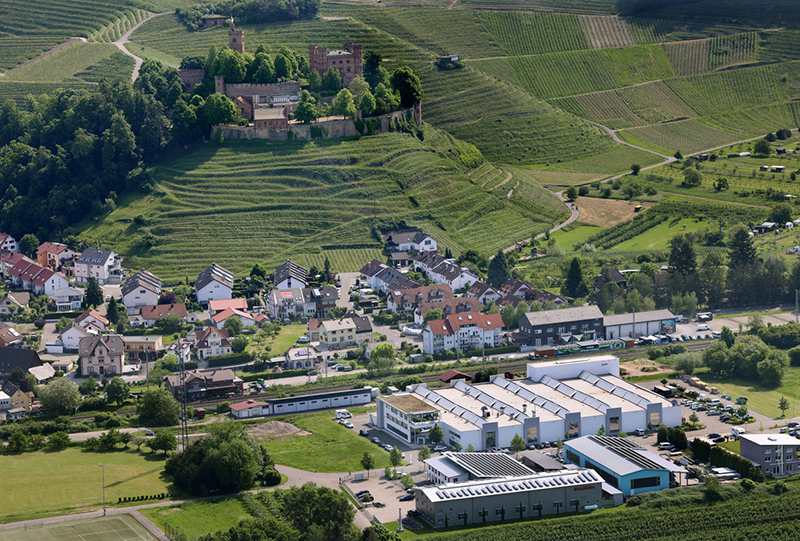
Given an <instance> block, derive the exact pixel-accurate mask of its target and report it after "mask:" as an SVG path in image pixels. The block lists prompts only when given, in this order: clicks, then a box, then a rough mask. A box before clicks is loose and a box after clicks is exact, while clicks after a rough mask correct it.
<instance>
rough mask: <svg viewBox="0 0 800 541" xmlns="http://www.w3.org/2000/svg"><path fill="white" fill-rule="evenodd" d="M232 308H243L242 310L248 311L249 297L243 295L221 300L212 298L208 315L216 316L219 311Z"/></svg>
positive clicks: (209, 302)
mask: <svg viewBox="0 0 800 541" xmlns="http://www.w3.org/2000/svg"><path fill="white" fill-rule="evenodd" d="M228 308H231V309H233V310H241V311H242V312H246V311H247V299H245V298H243V297H237V298H235V299H219V300H210V301H208V315H209V316H214V315H216V314H218V313H219V312H222V311H224V310H227V309H228Z"/></svg>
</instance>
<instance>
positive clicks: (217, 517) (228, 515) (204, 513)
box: [142, 498, 250, 539]
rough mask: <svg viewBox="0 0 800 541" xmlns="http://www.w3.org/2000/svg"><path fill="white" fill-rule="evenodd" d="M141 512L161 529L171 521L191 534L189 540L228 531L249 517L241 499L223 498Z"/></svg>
mask: <svg viewBox="0 0 800 541" xmlns="http://www.w3.org/2000/svg"><path fill="white" fill-rule="evenodd" d="M142 514H143V515H144V516H146V517H147V518H149V519H150V520H152V521H153V522H155V524H156V525H157V526H158V527H159V528H161V529H162V530H163V529H164V527H165V525H167V524H168V525H170V526H172V527H176V528H177V529H178V531H179V532H181V533H183V534H184V535H188V536H189V539H196V538H198V537H200V536H201V535H206V534H210V533H214V532H218V531H220V530H228V529H229V528H232V527H233V526H236V525H237V524H239V521H240V520H242V519H244V518H248V517H249V516H250V513H248V512H247V509H246V508H245V506H244V504H242V502H241V500H240V499H239V498H224V499H222V498H221V499H215V500H205V501H199V502H191V503H184V504H180V505H174V506H170V507H155V508H151V509H142Z"/></svg>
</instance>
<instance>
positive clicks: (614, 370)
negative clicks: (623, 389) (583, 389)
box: [528, 355, 619, 381]
mask: <svg viewBox="0 0 800 541" xmlns="http://www.w3.org/2000/svg"><path fill="white" fill-rule="evenodd" d="M584 371H586V372H589V373H590V374H595V375H598V376H602V375H605V374H611V375H613V376H617V377H619V358H618V357H614V356H613V355H598V356H596V357H586V358H583V359H563V360H560V361H551V362H546V363H535V364H533V363H532V364H529V365H528V378H530V379H532V380H533V381H541V379H542V378H543V377H544V376H550V377H551V378H553V379H559V380H560V379H572V378H577V377H578V376H580V374H581V372H584Z"/></svg>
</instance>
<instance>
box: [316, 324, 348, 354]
mask: <svg viewBox="0 0 800 541" xmlns="http://www.w3.org/2000/svg"><path fill="white" fill-rule="evenodd" d="M319 341H320V343H321V344H325V345H326V346H328V349H340V348H347V347H350V346H355V345H356V344H357V341H356V324H355V322H353V320H352V319H350V318H344V319H338V320H328V321H323V322H322V323H320V324H319Z"/></svg>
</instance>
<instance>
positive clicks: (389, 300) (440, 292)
mask: <svg viewBox="0 0 800 541" xmlns="http://www.w3.org/2000/svg"><path fill="white" fill-rule="evenodd" d="M452 298H453V290H452V289H451V288H450V286H449V285H446V284H444V285H439V284H435V285H430V286H419V287H415V288H411V289H398V290H392V291H390V292H389V295H387V297H386V309H387V310H388V311H389V313H391V314H394V313H397V312H401V313H403V314H410V313H412V312H413V311H414V310H415V309H416V308H417V307H418V306H419V305H420V304H423V303H427V302H433V301H441V300H445V299H452Z"/></svg>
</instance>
